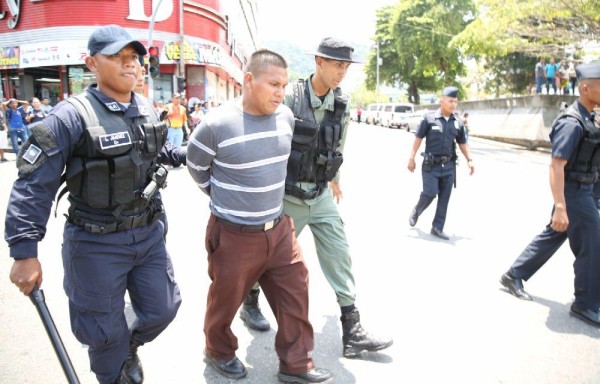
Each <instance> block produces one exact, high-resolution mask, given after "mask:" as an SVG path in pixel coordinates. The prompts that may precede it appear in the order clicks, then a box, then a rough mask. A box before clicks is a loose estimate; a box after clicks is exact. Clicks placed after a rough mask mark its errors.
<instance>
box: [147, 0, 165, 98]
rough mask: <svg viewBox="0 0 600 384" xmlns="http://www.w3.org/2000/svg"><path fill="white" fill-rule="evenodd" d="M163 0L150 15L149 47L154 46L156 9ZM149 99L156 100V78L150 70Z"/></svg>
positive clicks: (160, 1) (159, 2) (160, 0)
mask: <svg viewBox="0 0 600 384" xmlns="http://www.w3.org/2000/svg"><path fill="white" fill-rule="evenodd" d="M161 3H162V0H159V1H158V3H157V4H156V7H154V9H153V10H152V16H151V17H150V28H149V29H148V47H151V46H152V32H153V31H154V18H155V17H156V11H158V7H160V4H161ZM148 100H150V102H153V101H154V79H153V78H152V76H150V71H148Z"/></svg>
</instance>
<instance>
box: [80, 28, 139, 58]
mask: <svg viewBox="0 0 600 384" xmlns="http://www.w3.org/2000/svg"><path fill="white" fill-rule="evenodd" d="M130 44H131V45H132V46H133V48H134V49H135V50H136V51H137V53H139V54H140V56H144V55H145V54H146V47H144V44H142V43H140V42H139V41H137V40H135V39H133V38H131V36H130V35H129V33H127V31H126V30H125V29H124V28H123V27H120V26H118V25H114V24H111V25H105V26H103V27H100V28H98V29H96V30H95V31H94V32H93V33H92V35H91V36H90V38H89V40H88V53H89V55H90V56H93V55H94V54H96V53H101V54H103V55H114V54H115V53H117V52H119V51H120V50H121V49H123V48H125V47H126V46H128V45H130Z"/></svg>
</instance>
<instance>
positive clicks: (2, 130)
mask: <svg viewBox="0 0 600 384" xmlns="http://www.w3.org/2000/svg"><path fill="white" fill-rule="evenodd" d="M7 148H8V127H7V126H6V121H5V119H4V113H0V162H3V163H4V162H6V161H8V159H7V158H6V157H5V156H4V150H5V149H7Z"/></svg>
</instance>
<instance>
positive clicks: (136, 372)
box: [119, 337, 144, 384]
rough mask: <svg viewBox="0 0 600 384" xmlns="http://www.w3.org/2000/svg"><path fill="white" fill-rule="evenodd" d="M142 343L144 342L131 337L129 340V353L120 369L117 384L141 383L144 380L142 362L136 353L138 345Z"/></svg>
mask: <svg viewBox="0 0 600 384" xmlns="http://www.w3.org/2000/svg"><path fill="white" fill-rule="evenodd" d="M142 345H144V343H142V342H140V341H137V340H135V339H134V338H133V337H132V338H131V340H130V342H129V353H128V354H127V359H126V360H125V364H123V369H122V370H121V378H120V379H119V384H142V383H143V382H144V371H143V370H142V363H141V362H140V358H139V357H138V355H137V349H138V347H140V346H142Z"/></svg>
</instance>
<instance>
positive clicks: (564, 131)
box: [550, 102, 592, 160]
mask: <svg viewBox="0 0 600 384" xmlns="http://www.w3.org/2000/svg"><path fill="white" fill-rule="evenodd" d="M577 107H578V108H579V113H580V114H581V117H582V118H583V120H584V121H587V120H590V119H592V115H591V114H590V113H589V112H588V111H587V109H585V107H584V106H583V105H581V104H580V103H579V102H577ZM583 135H584V128H583V127H582V126H581V124H580V123H579V121H577V119H575V118H574V117H570V116H567V117H565V118H562V119H560V120H558V121H556V122H555V123H554V124H553V125H552V131H551V132H550V141H551V142H552V157H558V158H561V159H565V160H569V159H570V158H571V156H573V154H574V153H575V151H576V150H577V147H578V146H579V143H580V142H581V139H582V138H583Z"/></svg>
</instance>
